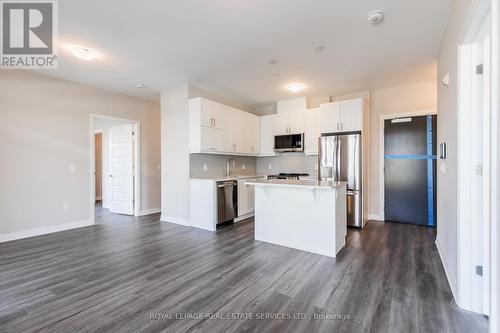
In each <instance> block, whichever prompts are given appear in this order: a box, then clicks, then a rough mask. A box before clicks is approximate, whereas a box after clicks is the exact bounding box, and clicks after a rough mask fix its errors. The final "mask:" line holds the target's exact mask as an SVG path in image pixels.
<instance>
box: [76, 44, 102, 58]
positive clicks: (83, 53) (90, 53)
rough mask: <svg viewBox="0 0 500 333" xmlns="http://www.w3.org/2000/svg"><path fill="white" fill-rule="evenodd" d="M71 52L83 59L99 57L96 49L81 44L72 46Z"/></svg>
mask: <svg viewBox="0 0 500 333" xmlns="http://www.w3.org/2000/svg"><path fill="white" fill-rule="evenodd" d="M71 53H73V55H74V56H75V57H77V58H79V59H82V60H93V59H95V58H97V53H96V52H95V51H94V50H91V49H89V48H86V47H81V46H73V47H72V48H71Z"/></svg>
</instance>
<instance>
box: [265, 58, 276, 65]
mask: <svg viewBox="0 0 500 333" xmlns="http://www.w3.org/2000/svg"><path fill="white" fill-rule="evenodd" d="M267 63H268V64H269V65H276V64H277V63H278V60H276V59H271V60H269V61H268V62H267Z"/></svg>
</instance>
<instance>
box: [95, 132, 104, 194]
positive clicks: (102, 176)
mask: <svg viewBox="0 0 500 333" xmlns="http://www.w3.org/2000/svg"><path fill="white" fill-rule="evenodd" d="M97 134H101V203H103V204H104V193H103V191H102V190H103V188H104V186H102V181H103V178H104V172H103V171H104V170H103V164H102V162H103V158H102V157H103V151H102V148H103V144H102V139H104V131H103V130H95V131H94V166H95V136H96V135H97ZM94 168H95V167H94ZM94 172H96V173H97V171H96V170H95V169H94ZM94 184H95V182H94ZM95 190H96V189H95V188H94V193H95ZM95 199H97V198H95Z"/></svg>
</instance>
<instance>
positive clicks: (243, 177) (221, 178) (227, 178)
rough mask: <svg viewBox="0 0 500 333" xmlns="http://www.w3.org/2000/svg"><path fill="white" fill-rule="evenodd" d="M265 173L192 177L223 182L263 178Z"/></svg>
mask: <svg viewBox="0 0 500 333" xmlns="http://www.w3.org/2000/svg"><path fill="white" fill-rule="evenodd" d="M263 177H266V176H265V175H253V176H252V175H237V176H229V177H207V178H199V177H198V178H191V180H202V181H203V180H204V181H212V182H222V181H229V180H245V179H254V178H263Z"/></svg>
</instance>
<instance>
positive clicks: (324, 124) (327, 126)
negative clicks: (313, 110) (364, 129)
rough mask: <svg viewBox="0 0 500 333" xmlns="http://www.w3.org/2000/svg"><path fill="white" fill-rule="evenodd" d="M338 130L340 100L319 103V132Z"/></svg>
mask: <svg viewBox="0 0 500 333" xmlns="http://www.w3.org/2000/svg"><path fill="white" fill-rule="evenodd" d="M338 131H340V102H333V103H328V104H321V133H333V132H338Z"/></svg>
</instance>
